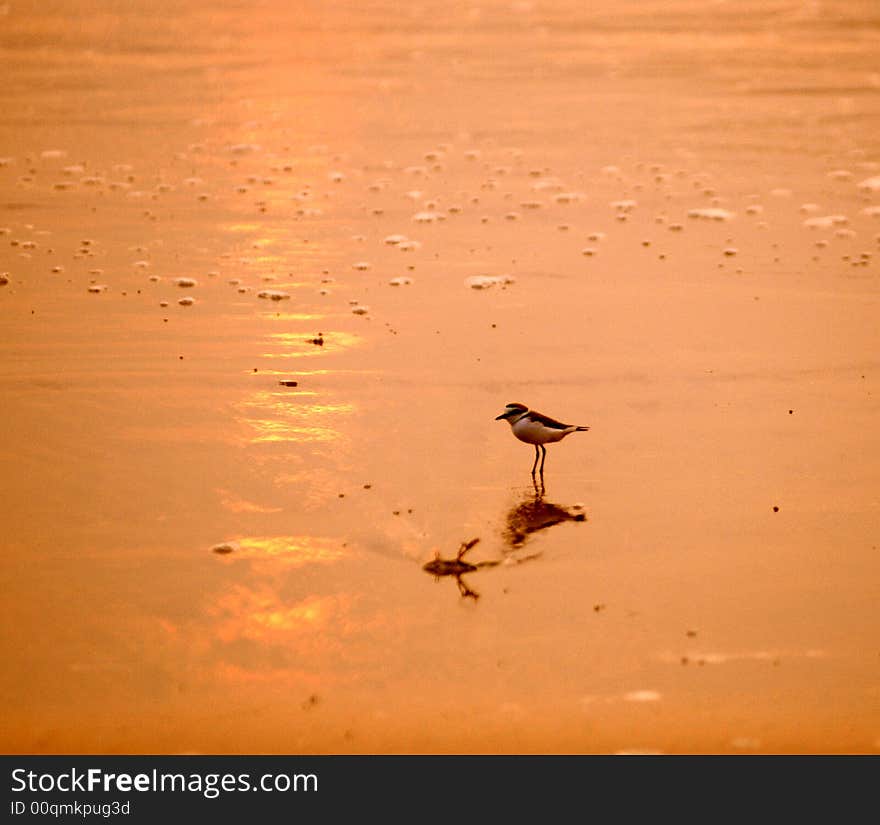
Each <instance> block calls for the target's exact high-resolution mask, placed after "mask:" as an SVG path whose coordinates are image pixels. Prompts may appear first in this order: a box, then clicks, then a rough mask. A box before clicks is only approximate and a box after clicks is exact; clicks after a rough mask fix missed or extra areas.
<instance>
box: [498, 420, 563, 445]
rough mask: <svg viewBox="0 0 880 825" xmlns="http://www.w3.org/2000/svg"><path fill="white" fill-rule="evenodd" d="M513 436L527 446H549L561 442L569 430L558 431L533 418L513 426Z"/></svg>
mask: <svg viewBox="0 0 880 825" xmlns="http://www.w3.org/2000/svg"><path fill="white" fill-rule="evenodd" d="M511 426H512V428H513V434H514V435H515V436H516V437H517V438H518V439H519V440H520V441H525V442H526V444H549V443H550V442H552V441H561V440H562V439H563V438H564V437H565V436H566V435H568V433H569V430H556V429H553V428H552V427H545V426H544V425H543V424H540V423H539V422H537V421H532V419H531V418H528V417H525V418H520V419H519V421H517V422H516V423H515V424H512V425H511Z"/></svg>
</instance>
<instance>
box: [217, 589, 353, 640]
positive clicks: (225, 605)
mask: <svg viewBox="0 0 880 825" xmlns="http://www.w3.org/2000/svg"><path fill="white" fill-rule="evenodd" d="M350 603H351V597H350V596H347V595H345V594H341V595H334V596H315V595H310V596H306V598H305V599H303V600H301V601H299V602H295V603H293V604H288V603H287V602H285V601H284V600H283V599H282V598H281V597H280V596H279V595H278V593H277V592H275V591H274V590H273V589H271V588H269V587H259V588H250V587H244V586H236V587H234V588H233V589H232V590H230V591H229V592H227V593H224V594H223V595H222V596H220V597H219V598H218V599H217V601H216V603H215V605H214V606H213V607H212V608H211V613H212V614H213V615H214V616H215V617H217V618H219V620H220V621H219V623H218V625H217V627H216V634H217V637H218V638H219V639H220V640H221V641H224V642H232V641H235V640H238V639H251V640H261V641H279V642H280V641H283V642H285V643H287V642H288V641H296V640H297V639H300V638H301V637H304V636H314V637H316V638H315V639H314V643H315V644H316V645H319V646H321V645H325V644H329V641H330V639H329V637H330V636H331V634H329V633H326V632H325V631H326V630H328V628H329V626H330V625H331V624H334V625H335V624H339V623H343V624H344V623H345V616H346V614H347V612H348V610H349V608H350Z"/></svg>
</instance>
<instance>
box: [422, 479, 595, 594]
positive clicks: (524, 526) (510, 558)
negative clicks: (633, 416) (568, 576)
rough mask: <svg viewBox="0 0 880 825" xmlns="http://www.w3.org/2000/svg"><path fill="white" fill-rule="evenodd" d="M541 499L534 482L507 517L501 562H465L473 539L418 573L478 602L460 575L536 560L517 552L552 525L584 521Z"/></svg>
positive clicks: (579, 512)
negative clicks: (446, 581) (446, 579)
mask: <svg viewBox="0 0 880 825" xmlns="http://www.w3.org/2000/svg"><path fill="white" fill-rule="evenodd" d="M544 495H545V492H544V485H543V481H542V482H541V483H540V484H539V482H538V480H537V479H535V480H534V486H533V488H532V489H531V490H529V491H528V493H527V495H526V496H525V498H524V500H523V501H521V502H520V503H519V504H517V505H516V506H515V507H513V508H512V509H511V510H510V511H509V512H508V513H507V519H506V521H505V526H504V531H503V533H502V536H503V538H504V543H505V545H506V548H505V558H504V559H493V560H489V561H477V562H470V561H466V560H465V556H466V555H467V553H468V552H469V551H470V550H471V549H472V548H473V547H474V546H475V545H476V544H477V543H478V542H479V541H480V540H479V539H478V538H475V539H471V540H470V541H466V542H462V543H461V546H460V547H459V549H458V553H457V554H456V555H455V557H454V558H448V559H444V558H443V557H441V555H440V554H439V553H437V554H436V555H435V556H434V558H433V559H431V561H429V562H428V563H427V564H425V565H424V566H423V567H422V569H423V570H424V571H425V572H427V573H430V574H431V575H432V576H434V578H435V579H436V580H438V581H439V579H440V578H441V577H443V576H452V577H453V578H454V579H455V583H456V585H457V586H458V592H459V593H460V594H461V597H462V598H469V599H474V600H476V599H478V598H479V597H480V594H479V593H477V592H476V591H475V590H474V589H473V588H472V587H470V585H468V584H467V582H465V580H464V579H463V578H462V577H463V576H464V575H466V574H468V573H475V572H476V571H478V570H480V569H481V568H484V567H496V566H497V565H499V564H502V563H503V564H521V563H522V562H525V561H530V560H532V559H536V558H538V557H539V556H540V555H541V554H540V553H531V554H529V555H523V554H522V553H520V552H517V551H519V550H521V548H522V547H523V545H524V544H525V543H526V542H527V541H528V540H529V538H530V536H531V535H532V534H533V533H536V532H538V531H539V530H546V529H547V528H548V527H553V525H555V524H562V522H564V521H586V519H587V517H586V514H585V513H584V512H583V510H582V509H581V508H580V507H579V506H577V505H575V506H573V507H570V508H565V507H562V506H561V505H559V504H554V503H553V502H551V501H546V500H545V498H544Z"/></svg>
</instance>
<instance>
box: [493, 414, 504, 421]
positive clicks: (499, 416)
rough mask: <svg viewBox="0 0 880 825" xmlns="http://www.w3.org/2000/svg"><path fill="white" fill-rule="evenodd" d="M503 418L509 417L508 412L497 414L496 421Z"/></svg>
mask: <svg viewBox="0 0 880 825" xmlns="http://www.w3.org/2000/svg"><path fill="white" fill-rule="evenodd" d="M502 418H507V413H501V415H496V416H495V420H496V421H500V420H501V419H502Z"/></svg>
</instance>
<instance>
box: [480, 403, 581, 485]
mask: <svg viewBox="0 0 880 825" xmlns="http://www.w3.org/2000/svg"><path fill="white" fill-rule="evenodd" d="M502 419H507V423H508V424H510V429H511V430H513V434H514V435H515V436H516V437H517V438H518V439H519V440H520V441H525V443H526V444H534V445H535V463H534V464H533V465H532V475H533V476H534V475H535V469H536V468H537V466H538V457H539V455H540V458H541V469H540V475H541V477H542V478H543V476H544V461H545V459H546V458H547V448H546V447H545V446H544V445H545V444H551V443H552V442H554V441H562V439H563V438H565V436H567V435H568V434H569V433H577V432H586V431H587V430H589V429H590V428H589V427H577V426H575V425H573V424H563V423H562V422H561V421H556V420H555V419H553V418H550V417H549V416H546V415H542V414H541V413H539V412H537V411H535V410H530V409H529V408H528V407H527V406H526V405H525V404H518V403H516V402H514V403H511V404H508V405H507V406H506V407H505V408H504V412H503V413H501V415H499V416H497V417H496V418H495V420H496V421H501V420H502ZM539 449H540V453H539V452H538V450H539Z"/></svg>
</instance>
